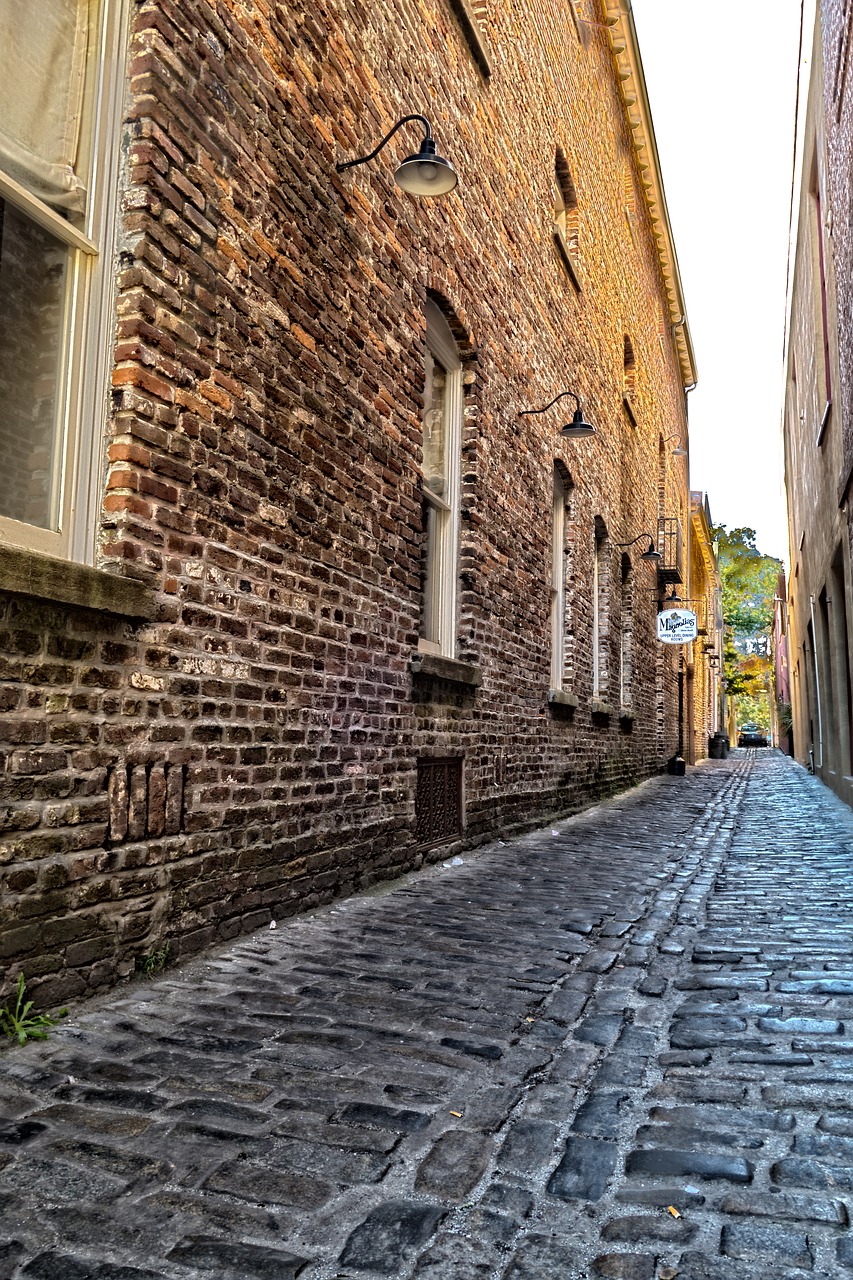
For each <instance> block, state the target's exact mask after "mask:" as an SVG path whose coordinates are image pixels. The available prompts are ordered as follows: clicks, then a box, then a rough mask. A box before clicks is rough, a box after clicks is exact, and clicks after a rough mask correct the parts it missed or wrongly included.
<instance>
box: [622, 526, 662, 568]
mask: <svg viewBox="0 0 853 1280" xmlns="http://www.w3.org/2000/svg"><path fill="white" fill-rule="evenodd" d="M641 538H648V540H649V545H648V546H647V547H646V549H645V551H644V552H643V553H642V554H641V556H640V559H641V560H649V561H652V562H654V561H657V560H662V559H663V556H662V555H661V553H660V552H659V551H658V549H657V547H656V546H655V540H654V538H653V537H652V535H651V534H650V533H638V534H637V536H636V538H632V539H631V541H630V542H617V543H616V544H615V545H616V546H617V547H633V545H634V543H635V542H639V541H640V539H641Z"/></svg>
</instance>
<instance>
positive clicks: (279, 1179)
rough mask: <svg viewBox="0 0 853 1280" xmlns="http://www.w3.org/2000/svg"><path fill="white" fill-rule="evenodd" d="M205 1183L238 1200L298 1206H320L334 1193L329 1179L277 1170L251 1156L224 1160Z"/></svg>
mask: <svg viewBox="0 0 853 1280" xmlns="http://www.w3.org/2000/svg"><path fill="white" fill-rule="evenodd" d="M204 1185H205V1186H206V1187H208V1188H209V1189H210V1190H211V1191H224V1192H225V1194H226V1195H229V1196H234V1197H236V1199H238V1200H249V1201H259V1202H260V1203H266V1204H283V1205H293V1206H294V1208H297V1209H317V1208H319V1206H320V1205H322V1204H325V1203H326V1201H327V1200H328V1199H329V1196H330V1195H331V1194H332V1188H331V1186H330V1185H329V1183H327V1182H321V1181H318V1180H317V1179H316V1178H309V1177H308V1176H307V1175H304V1174H293V1173H274V1172H272V1171H271V1170H269V1169H268V1168H267V1167H266V1166H265V1165H263V1164H255V1163H253V1162H252V1161H250V1160H235V1161H232V1162H231V1163H229V1164H224V1165H223V1166H222V1168H221V1169H217V1170H216V1171H215V1172H214V1173H212V1174H211V1175H210V1177H209V1178H207V1180H206V1181H205V1184H204Z"/></svg>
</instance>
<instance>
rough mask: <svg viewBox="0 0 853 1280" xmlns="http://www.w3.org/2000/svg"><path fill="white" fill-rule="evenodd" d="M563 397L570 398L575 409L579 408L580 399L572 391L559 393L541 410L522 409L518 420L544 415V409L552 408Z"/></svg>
mask: <svg viewBox="0 0 853 1280" xmlns="http://www.w3.org/2000/svg"><path fill="white" fill-rule="evenodd" d="M565 396H571V397H572V399H573V400H574V402H575V404H576V405H577V407H578V408H580V407H581V402H580V397H579V396H576V395H575V393H574V391H561V392H560V394H559V395H558V396H554V399H553V400H551V401H549V403H548V404H546V405H544V406H543V407H542V408H541V409H522V410H521V411H520V412H519V415H518V416H519V418H526V417H527V416H528V415H529V414H531V413H544V412H545V410H546V409H550V408H552V407H553V405H555V404H556V403H557V401H558V400H562V399H564V398H565Z"/></svg>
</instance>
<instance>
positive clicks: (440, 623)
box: [418, 301, 464, 658]
mask: <svg viewBox="0 0 853 1280" xmlns="http://www.w3.org/2000/svg"><path fill="white" fill-rule="evenodd" d="M425 314H426V320H427V335H426V338H427V347H428V349H429V352H430V354H431V356H432V358H433V360H434V361H435V362H436V363H437V364H439V365H440V366H441V368H442V369H443V370H444V373H445V392H444V430H445V440H446V451H445V458H446V467H447V475H446V480H447V487H446V499H445V500H442V499H441V498H440V497H439V496H438V495H437V494H434V493H432V491H431V490H430V489H429V488H428V487H427V486H426V485H424V486H423V490H422V492H423V496H424V500H425V501H426V502H427V503H428V505H429V506H430V507H431V508H432V510H433V525H432V527H433V531H434V532H433V536H432V537H431V538H430V541H429V545H428V548H427V566H426V581H425V583H424V594H425V597H427V596H429V597H430V598H431V602H432V608H431V613H432V617H433V619H434V623H435V625H434V627H433V635H432V636H431V637H429V638H427V637H423V636H422V637H421V638H420V640H419V641H418V649H419V650H420V651H421V652H422V653H435V654H440V655H441V656H442V657H445V658H455V657H456V614H457V565H458V561H459V514H460V505H461V494H460V471H461V467H460V460H461V459H460V456H461V450H462V415H463V407H464V401H463V391H462V362H461V360H460V359H459V351H458V349H457V346H456V343H455V341H454V338H453V334H452V333H451V330H450V326H449V325H448V323H447V321H446V319H445V318H444V316H443V315H442V313H441V311H440V310H439V309H438V307H437V306H436V305H435V303H433V302H430V301H428V302H427V303H426V307H425ZM425 604H426V599H425Z"/></svg>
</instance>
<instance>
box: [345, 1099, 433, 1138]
mask: <svg viewBox="0 0 853 1280" xmlns="http://www.w3.org/2000/svg"><path fill="white" fill-rule="evenodd" d="M336 1118H337V1119H339V1120H340V1122H341V1124H345V1125H353V1126H361V1127H362V1128H365V1129H390V1130H392V1131H393V1132H394V1133H417V1131H418V1130H419V1129H425V1128H426V1127H427V1125H428V1124H429V1122H430V1117H429V1116H426V1115H424V1113H423V1112H422V1111H405V1110H402V1111H397V1110H395V1109H394V1108H393V1107H383V1106H379V1105H377V1104H376V1103H370V1102H351V1103H350V1104H349V1105H348V1106H346V1107H344V1108H343V1109H342V1110H341V1111H340V1112H339V1113H338V1115H337V1117H336Z"/></svg>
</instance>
